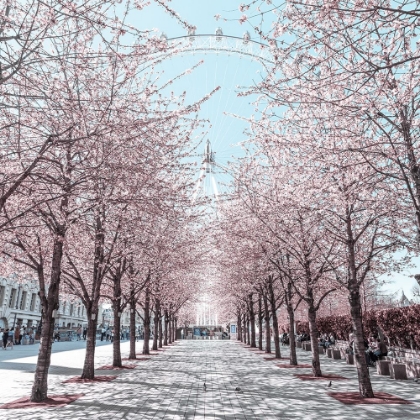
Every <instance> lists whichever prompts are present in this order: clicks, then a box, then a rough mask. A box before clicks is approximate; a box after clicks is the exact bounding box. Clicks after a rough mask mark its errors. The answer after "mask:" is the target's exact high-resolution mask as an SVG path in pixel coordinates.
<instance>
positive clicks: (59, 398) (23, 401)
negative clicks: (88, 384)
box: [0, 394, 84, 410]
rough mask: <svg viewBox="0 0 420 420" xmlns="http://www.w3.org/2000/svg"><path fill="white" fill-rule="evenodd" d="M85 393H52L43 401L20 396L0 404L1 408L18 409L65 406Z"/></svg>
mask: <svg viewBox="0 0 420 420" xmlns="http://www.w3.org/2000/svg"><path fill="white" fill-rule="evenodd" d="M83 395H84V394H73V395H51V396H49V397H48V398H47V399H45V400H44V401H42V402H39V403H37V402H32V401H31V400H30V398H29V397H23V398H19V399H18V400H15V401H12V402H9V403H6V404H3V405H0V408H1V409H5V410H8V409H17V408H48V407H64V406H65V405H67V404H70V403H72V402H74V401H76V400H77V399H79V398H80V397H83Z"/></svg>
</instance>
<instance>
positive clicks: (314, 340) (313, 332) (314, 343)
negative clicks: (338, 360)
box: [308, 305, 322, 377]
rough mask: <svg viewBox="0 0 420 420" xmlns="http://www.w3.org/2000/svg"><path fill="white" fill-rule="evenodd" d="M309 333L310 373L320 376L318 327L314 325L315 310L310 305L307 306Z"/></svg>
mask: <svg viewBox="0 0 420 420" xmlns="http://www.w3.org/2000/svg"><path fill="white" fill-rule="evenodd" d="M308 322H309V335H310V337H311V348H312V373H313V375H314V376H316V377H319V376H322V372H321V364H320V363H319V347H318V336H319V334H318V329H317V327H316V311H315V308H314V307H313V306H312V305H309V308H308Z"/></svg>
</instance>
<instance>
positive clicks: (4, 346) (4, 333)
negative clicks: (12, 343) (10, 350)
mask: <svg viewBox="0 0 420 420" xmlns="http://www.w3.org/2000/svg"><path fill="white" fill-rule="evenodd" d="M8 338H9V328H7V329H6V330H4V328H3V348H4V350H6V347H7V340H8Z"/></svg>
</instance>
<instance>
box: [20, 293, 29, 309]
mask: <svg viewBox="0 0 420 420" xmlns="http://www.w3.org/2000/svg"><path fill="white" fill-rule="evenodd" d="M27 294H28V293H27V292H22V297H21V298H20V304H19V309H21V310H25V308H26V295H27Z"/></svg>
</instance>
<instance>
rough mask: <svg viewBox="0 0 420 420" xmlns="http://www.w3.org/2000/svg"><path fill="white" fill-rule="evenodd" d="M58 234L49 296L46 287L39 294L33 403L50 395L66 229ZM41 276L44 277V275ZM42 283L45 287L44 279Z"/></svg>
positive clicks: (60, 228)
mask: <svg viewBox="0 0 420 420" xmlns="http://www.w3.org/2000/svg"><path fill="white" fill-rule="evenodd" d="M56 233H57V236H56V239H55V240H54V245H53V255H52V263H51V275H50V285H49V287H48V291H47V296H45V292H46V290H45V286H44V287H41V288H40V289H41V290H40V292H39V293H40V297H41V304H42V307H43V314H44V315H43V319H42V330H41V343H40V346H39V351H38V360H37V364H36V369H35V379H34V383H33V385H32V391H31V401H32V402H41V401H44V400H45V399H46V398H47V393H48V371H49V368H50V364H51V347H52V342H53V334H54V326H55V319H54V318H53V312H54V310H55V309H58V305H59V289H60V280H61V262H62V260H63V243H64V236H65V227H64V226H59V227H58V228H57V232H56ZM41 271H42V270H41ZM41 275H42V276H43V273H42V274H41ZM40 281H41V282H42V283H43V284H44V285H45V283H44V278H42V280H40Z"/></svg>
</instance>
